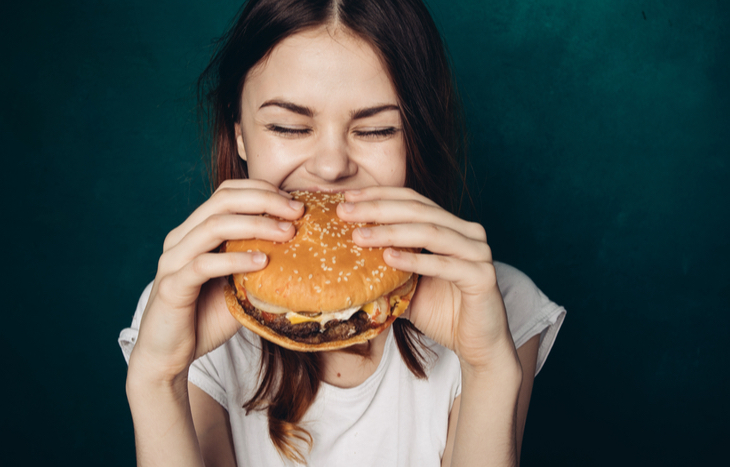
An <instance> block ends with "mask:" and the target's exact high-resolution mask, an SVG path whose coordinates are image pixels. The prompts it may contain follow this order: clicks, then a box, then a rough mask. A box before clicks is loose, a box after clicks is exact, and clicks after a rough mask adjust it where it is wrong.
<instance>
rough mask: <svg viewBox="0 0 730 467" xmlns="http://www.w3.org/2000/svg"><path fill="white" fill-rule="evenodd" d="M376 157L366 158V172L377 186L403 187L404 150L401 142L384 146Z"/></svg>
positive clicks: (404, 175) (371, 155)
mask: <svg viewBox="0 0 730 467" xmlns="http://www.w3.org/2000/svg"><path fill="white" fill-rule="evenodd" d="M376 154H377V156H376V155H375V154H372V153H370V154H369V157H366V158H365V159H366V160H367V167H368V172H370V174H371V175H372V176H373V178H375V180H376V181H377V182H378V185H384V186H404V185H405V183H406V148H405V144H404V143H403V142H395V141H394V142H393V144H386V145H384V146H383V147H382V148H381V150H380V151H378V152H377V153H376ZM363 164H365V163H363Z"/></svg>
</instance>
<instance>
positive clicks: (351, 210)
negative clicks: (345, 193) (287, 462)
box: [337, 200, 487, 242]
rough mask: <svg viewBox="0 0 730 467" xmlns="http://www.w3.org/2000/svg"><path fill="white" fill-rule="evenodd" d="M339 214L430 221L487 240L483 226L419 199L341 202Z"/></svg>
mask: <svg viewBox="0 0 730 467" xmlns="http://www.w3.org/2000/svg"><path fill="white" fill-rule="evenodd" d="M337 215H338V216H339V217H340V218H341V219H342V220H345V221H348V222H371V223H379V224H397V223H429V224H434V225H442V226H444V227H448V228H450V229H452V230H454V231H457V232H461V233H462V234H464V235H465V236H467V237H469V238H471V239H474V240H478V241H482V242H486V241H487V234H486V232H485V231H484V227H482V226H481V224H478V223H476V222H468V221H465V220H463V219H460V218H458V217H457V216H455V215H453V214H451V213H450V212H448V211H445V210H444V209H441V208H440V207H438V206H433V205H430V204H424V203H422V202H420V201H416V200H372V201H361V202H358V203H341V204H340V205H338V206H337Z"/></svg>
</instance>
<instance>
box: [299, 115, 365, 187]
mask: <svg viewBox="0 0 730 467" xmlns="http://www.w3.org/2000/svg"><path fill="white" fill-rule="evenodd" d="M313 149H314V152H313V154H312V157H310V158H309V159H307V162H306V163H305V164H304V167H305V168H306V169H307V171H308V172H309V173H311V174H312V175H315V176H316V177H318V178H320V179H321V180H323V181H326V182H336V181H338V180H342V179H345V178H348V177H351V176H353V175H355V174H356V173H357V164H356V163H355V161H353V160H352V158H351V157H350V148H349V145H348V143H347V134H346V133H345V134H342V133H341V132H339V131H336V130H335V129H334V128H333V129H330V130H328V131H326V132H324V133H323V134H321V135H320V136H319V138H318V139H317V144H316V145H315V147H314V148H313Z"/></svg>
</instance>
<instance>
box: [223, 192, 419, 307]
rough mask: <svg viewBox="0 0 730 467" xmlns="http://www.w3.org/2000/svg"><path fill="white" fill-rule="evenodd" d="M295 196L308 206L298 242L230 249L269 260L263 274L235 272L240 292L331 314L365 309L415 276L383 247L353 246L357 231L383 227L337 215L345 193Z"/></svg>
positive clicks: (241, 244) (239, 244)
mask: <svg viewBox="0 0 730 467" xmlns="http://www.w3.org/2000/svg"><path fill="white" fill-rule="evenodd" d="M291 195H292V197H293V198H294V199H296V200H299V201H301V202H303V203H304V215H303V216H302V217H301V218H299V219H297V220H296V221H294V222H293V224H294V227H295V228H296V235H294V238H292V239H291V240H289V241H288V242H284V243H278V242H271V241H268V240H259V239H250V240H229V241H228V242H226V244H225V245H224V250H225V251H248V252H251V251H261V252H263V253H265V254H266V255H267V256H268V258H269V263H268V265H267V266H266V267H265V268H264V269H262V270H260V271H256V272H249V273H245V274H234V275H233V280H234V283H235V285H236V288H237V289H239V290H241V289H245V290H246V294H247V295H253V296H254V297H255V298H257V299H259V300H261V301H264V302H266V303H268V304H271V305H276V306H280V307H284V308H286V309H289V310H292V311H304V312H323V313H327V312H335V311H339V310H343V309H345V308H350V307H354V306H360V305H364V304H366V303H368V302H371V301H373V300H375V299H376V298H378V297H380V296H382V295H384V294H386V293H388V292H391V291H392V290H394V289H396V288H398V287H399V286H400V285H402V284H403V283H405V282H406V281H407V280H408V278H409V277H411V273H410V272H404V271H399V270H396V269H394V268H392V267H390V266H388V265H387V264H385V261H383V248H367V247H366V248H361V247H359V246H357V245H355V243H353V241H352V230H354V229H356V228H358V227H367V226H374V225H377V224H365V223H356V224H353V223H349V222H345V221H343V220H342V219H340V218H339V217H337V213H336V210H337V205H338V204H340V203H342V202H344V201H345V196H344V194H343V193H321V192H307V191H295V192H292V193H291ZM403 250H406V251H411V250H408V249H403Z"/></svg>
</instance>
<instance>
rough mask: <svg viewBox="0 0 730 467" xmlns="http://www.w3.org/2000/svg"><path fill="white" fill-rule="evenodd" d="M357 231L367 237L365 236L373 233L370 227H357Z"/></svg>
mask: <svg viewBox="0 0 730 467" xmlns="http://www.w3.org/2000/svg"><path fill="white" fill-rule="evenodd" d="M357 231H358V232H360V236H361V237H365V238H368V237H369V236H370V234H371V233H372V232H371V231H370V229H368V228H367V227H360V228H359V229H357Z"/></svg>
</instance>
